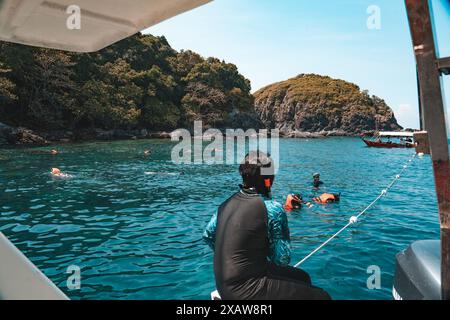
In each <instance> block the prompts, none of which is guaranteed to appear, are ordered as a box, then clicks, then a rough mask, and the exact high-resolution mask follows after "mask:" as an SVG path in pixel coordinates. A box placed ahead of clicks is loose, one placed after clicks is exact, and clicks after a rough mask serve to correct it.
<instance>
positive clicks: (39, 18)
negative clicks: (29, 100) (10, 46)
mask: <svg viewBox="0 0 450 320" xmlns="http://www.w3.org/2000/svg"><path fill="white" fill-rule="evenodd" d="M210 1H211V0H94V1H93V0H77V1H75V2H74V1H73V0H0V40H3V41H8V42H15V43H20V44H26V45H31V46H38V47H45V48H53V49H60V50H68V51H75V52H93V51H97V50H100V49H102V48H104V47H106V46H109V45H111V44H113V43H115V42H117V41H119V40H122V39H124V38H126V37H128V36H131V35H133V34H135V33H137V32H139V31H141V30H143V29H145V28H148V27H151V26H153V25H155V24H157V23H159V22H162V21H164V20H166V19H169V18H171V17H173V16H176V15H178V14H180V13H183V12H185V11H188V10H191V9H193V8H196V7H198V6H201V5H203V4H205V3H208V2H210ZM73 5H76V6H75V7H73ZM77 8H78V9H77ZM77 10H78V11H77ZM78 12H79V13H80V14H79V15H77V16H75V15H76V14H77V13H78ZM74 17H75V19H73V18H74ZM77 17H79V19H78V18H77ZM77 21H79V22H80V23H79V24H75V22H77ZM68 26H69V27H68ZM74 26H75V28H74ZM78 26H79V28H78Z"/></svg>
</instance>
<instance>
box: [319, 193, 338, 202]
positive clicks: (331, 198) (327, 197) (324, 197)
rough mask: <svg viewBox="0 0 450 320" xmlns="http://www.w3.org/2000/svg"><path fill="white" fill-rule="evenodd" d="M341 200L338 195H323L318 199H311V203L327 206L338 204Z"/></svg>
mask: <svg viewBox="0 0 450 320" xmlns="http://www.w3.org/2000/svg"><path fill="white" fill-rule="evenodd" d="M340 200H341V194H340V193H324V194H321V195H320V196H318V197H315V198H313V201H314V202H315V203H318V204H327V203H334V202H339V201H340Z"/></svg>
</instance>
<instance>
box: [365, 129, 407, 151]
mask: <svg viewBox="0 0 450 320" xmlns="http://www.w3.org/2000/svg"><path fill="white" fill-rule="evenodd" d="M386 139H387V140H386ZM391 139H396V140H397V141H391ZM362 140H363V141H364V143H365V144H366V145H367V146H368V147H373V148H414V147H415V144H414V134H413V133H412V132H388V131H386V132H379V133H378V134H377V135H376V136H375V138H374V139H367V138H363V139H362Z"/></svg>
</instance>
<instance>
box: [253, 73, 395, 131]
mask: <svg viewBox="0 0 450 320" xmlns="http://www.w3.org/2000/svg"><path fill="white" fill-rule="evenodd" d="M254 96H255V110H256V112H257V113H258V115H259V117H260V119H261V121H262V122H263V123H264V125H265V127H267V128H277V129H279V130H280V133H281V134H282V135H283V136H286V137H310V136H312V137H314V136H328V135H349V136H354V135H359V134H362V133H367V132H370V131H374V130H392V131H396V130H401V129H402V127H401V126H400V125H399V124H398V123H397V120H396V119H395V117H394V113H393V112H392V110H391V109H390V108H389V107H388V106H387V105H386V103H385V102H384V101H383V100H382V99H380V98H378V97H376V96H369V94H368V92H367V91H361V90H360V88H359V87H358V86H357V85H355V84H352V83H349V82H346V81H343V80H336V79H332V78H330V77H327V76H320V75H316V74H301V75H299V76H297V77H295V78H292V79H289V80H286V81H282V82H278V83H274V84H271V85H269V86H266V87H264V88H262V89H260V90H258V91H257V92H256V93H255V94H254Z"/></svg>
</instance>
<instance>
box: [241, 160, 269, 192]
mask: <svg viewBox="0 0 450 320" xmlns="http://www.w3.org/2000/svg"><path fill="white" fill-rule="evenodd" d="M272 164H273V161H272V159H271V158H270V156H268V155H267V154H265V153H264V152H261V151H251V152H249V153H248V154H247V155H246V156H245V158H244V161H243V162H242V163H241V165H240V166H239V174H240V175H241V177H242V181H243V184H244V187H245V188H250V189H255V190H256V192H258V193H259V194H262V195H265V196H269V195H270V189H271V187H272V185H273V181H274V179H275V174H274V169H273V165H272Z"/></svg>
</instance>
